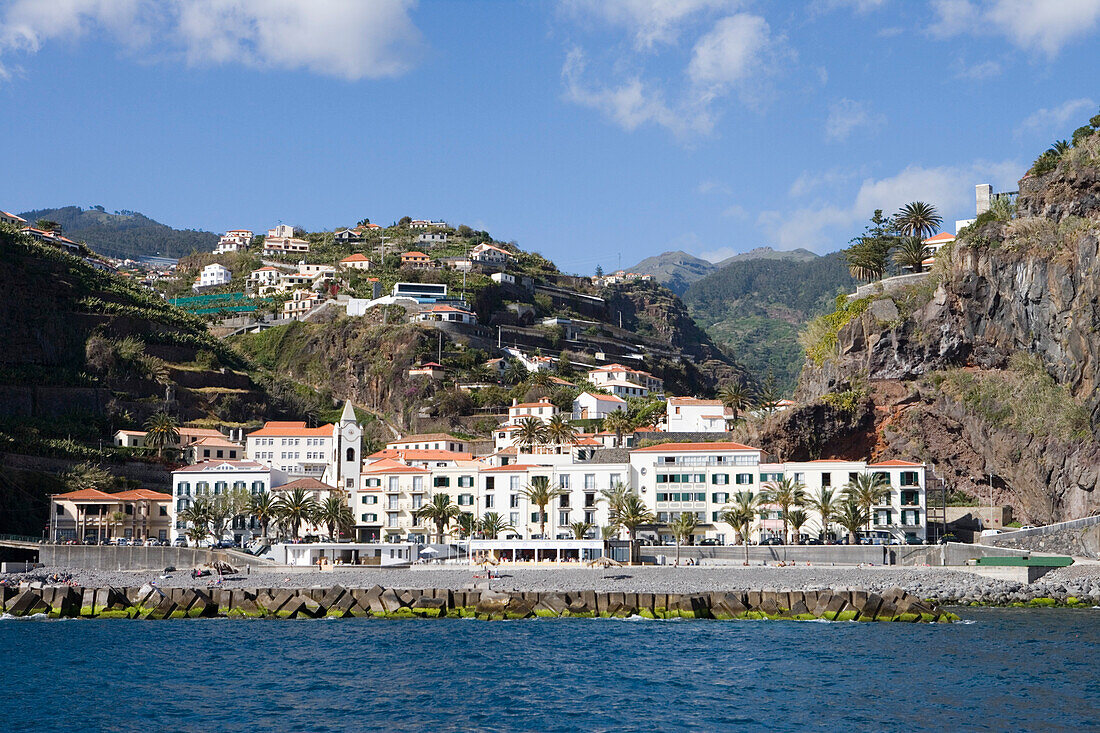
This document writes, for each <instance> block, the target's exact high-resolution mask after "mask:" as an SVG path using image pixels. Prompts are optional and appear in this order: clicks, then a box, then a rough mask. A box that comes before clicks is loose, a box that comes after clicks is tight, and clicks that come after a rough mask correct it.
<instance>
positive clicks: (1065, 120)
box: [1016, 97, 1096, 137]
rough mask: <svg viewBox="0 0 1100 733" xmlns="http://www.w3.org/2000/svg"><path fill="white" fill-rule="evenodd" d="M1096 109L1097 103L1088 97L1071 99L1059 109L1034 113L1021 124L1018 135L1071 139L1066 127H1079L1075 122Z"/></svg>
mask: <svg viewBox="0 0 1100 733" xmlns="http://www.w3.org/2000/svg"><path fill="white" fill-rule="evenodd" d="M1095 109H1096V102H1094V101H1092V100H1091V99H1088V98H1087V97H1082V98H1080V99H1070V100H1068V101H1066V102H1063V103H1062V104H1060V105H1058V106H1057V107H1051V108H1049V109H1046V108H1044V109H1039V110H1036V111H1034V112H1032V113H1031V114H1030V115H1028V116H1027V118H1026V119H1025V120H1024V121H1023V122H1021V123H1020V127H1019V128H1017V130H1016V132H1017V134H1023V133H1036V134H1043V135H1054V136H1064V137H1069V135H1067V134H1066V127H1067V126H1068V125H1072V126H1073V127H1077V124H1076V123H1075V121H1076V120H1078V119H1079V118H1080V117H1082V116H1083V115H1085V114H1086V113H1088V114H1091V113H1092V111H1093V110H1095Z"/></svg>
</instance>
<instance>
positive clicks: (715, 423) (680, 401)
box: [665, 397, 728, 433]
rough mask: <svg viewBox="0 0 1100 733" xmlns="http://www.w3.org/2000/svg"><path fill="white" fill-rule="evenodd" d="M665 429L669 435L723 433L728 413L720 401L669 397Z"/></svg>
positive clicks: (666, 407) (666, 406)
mask: <svg viewBox="0 0 1100 733" xmlns="http://www.w3.org/2000/svg"><path fill="white" fill-rule="evenodd" d="M665 411H666V417H665V429H666V430H667V431H668V432H670V433H724V432H726V418H727V413H728V411H727V410H726V408H725V406H724V405H723V404H722V401H721V400H704V399H699V398H698V397H669V398H668V402H667V403H666V405H665Z"/></svg>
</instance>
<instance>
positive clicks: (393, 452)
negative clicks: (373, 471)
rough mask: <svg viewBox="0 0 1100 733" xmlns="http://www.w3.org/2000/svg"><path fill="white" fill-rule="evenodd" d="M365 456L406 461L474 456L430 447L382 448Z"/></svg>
mask: <svg viewBox="0 0 1100 733" xmlns="http://www.w3.org/2000/svg"><path fill="white" fill-rule="evenodd" d="M367 457H368V458H404V459H405V460H406V461H469V460H471V459H472V458H473V457H474V454H473V453H462V452H459V451H450V450H434V449H430V448H383V449H382V450H380V451H376V452H374V453H371V454H370V455H369V456H367Z"/></svg>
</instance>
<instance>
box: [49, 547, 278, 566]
mask: <svg viewBox="0 0 1100 733" xmlns="http://www.w3.org/2000/svg"><path fill="white" fill-rule="evenodd" d="M38 561H39V562H40V563H42V564H43V565H46V566H49V567H60V568H67V569H69V570H164V569H165V568H167V567H177V568H194V567H198V566H199V565H213V564H214V563H227V564H229V565H232V566H243V565H250V566H252V567H270V566H271V565H272V563H271V562H269V561H267V560H261V559H260V558H258V557H253V556H252V555H249V554H248V553H245V552H232V551H230V552H226V551H222V550H210V549H202V548H191V547H144V546H137V547H126V546H124V547H115V546H113V545H40V546H39V547H38Z"/></svg>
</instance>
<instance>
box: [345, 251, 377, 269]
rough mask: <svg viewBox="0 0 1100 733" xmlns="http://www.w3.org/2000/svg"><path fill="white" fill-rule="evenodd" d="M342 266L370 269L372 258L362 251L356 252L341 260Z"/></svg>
mask: <svg viewBox="0 0 1100 733" xmlns="http://www.w3.org/2000/svg"><path fill="white" fill-rule="evenodd" d="M340 267H341V268H343V269H345V270H369V269H370V267H371V264H370V258H369V257H367V256H366V255H365V254H363V253H361V252H356V253H355V254H353V255H349V256H347V257H345V258H344V259H342V260H340Z"/></svg>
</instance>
